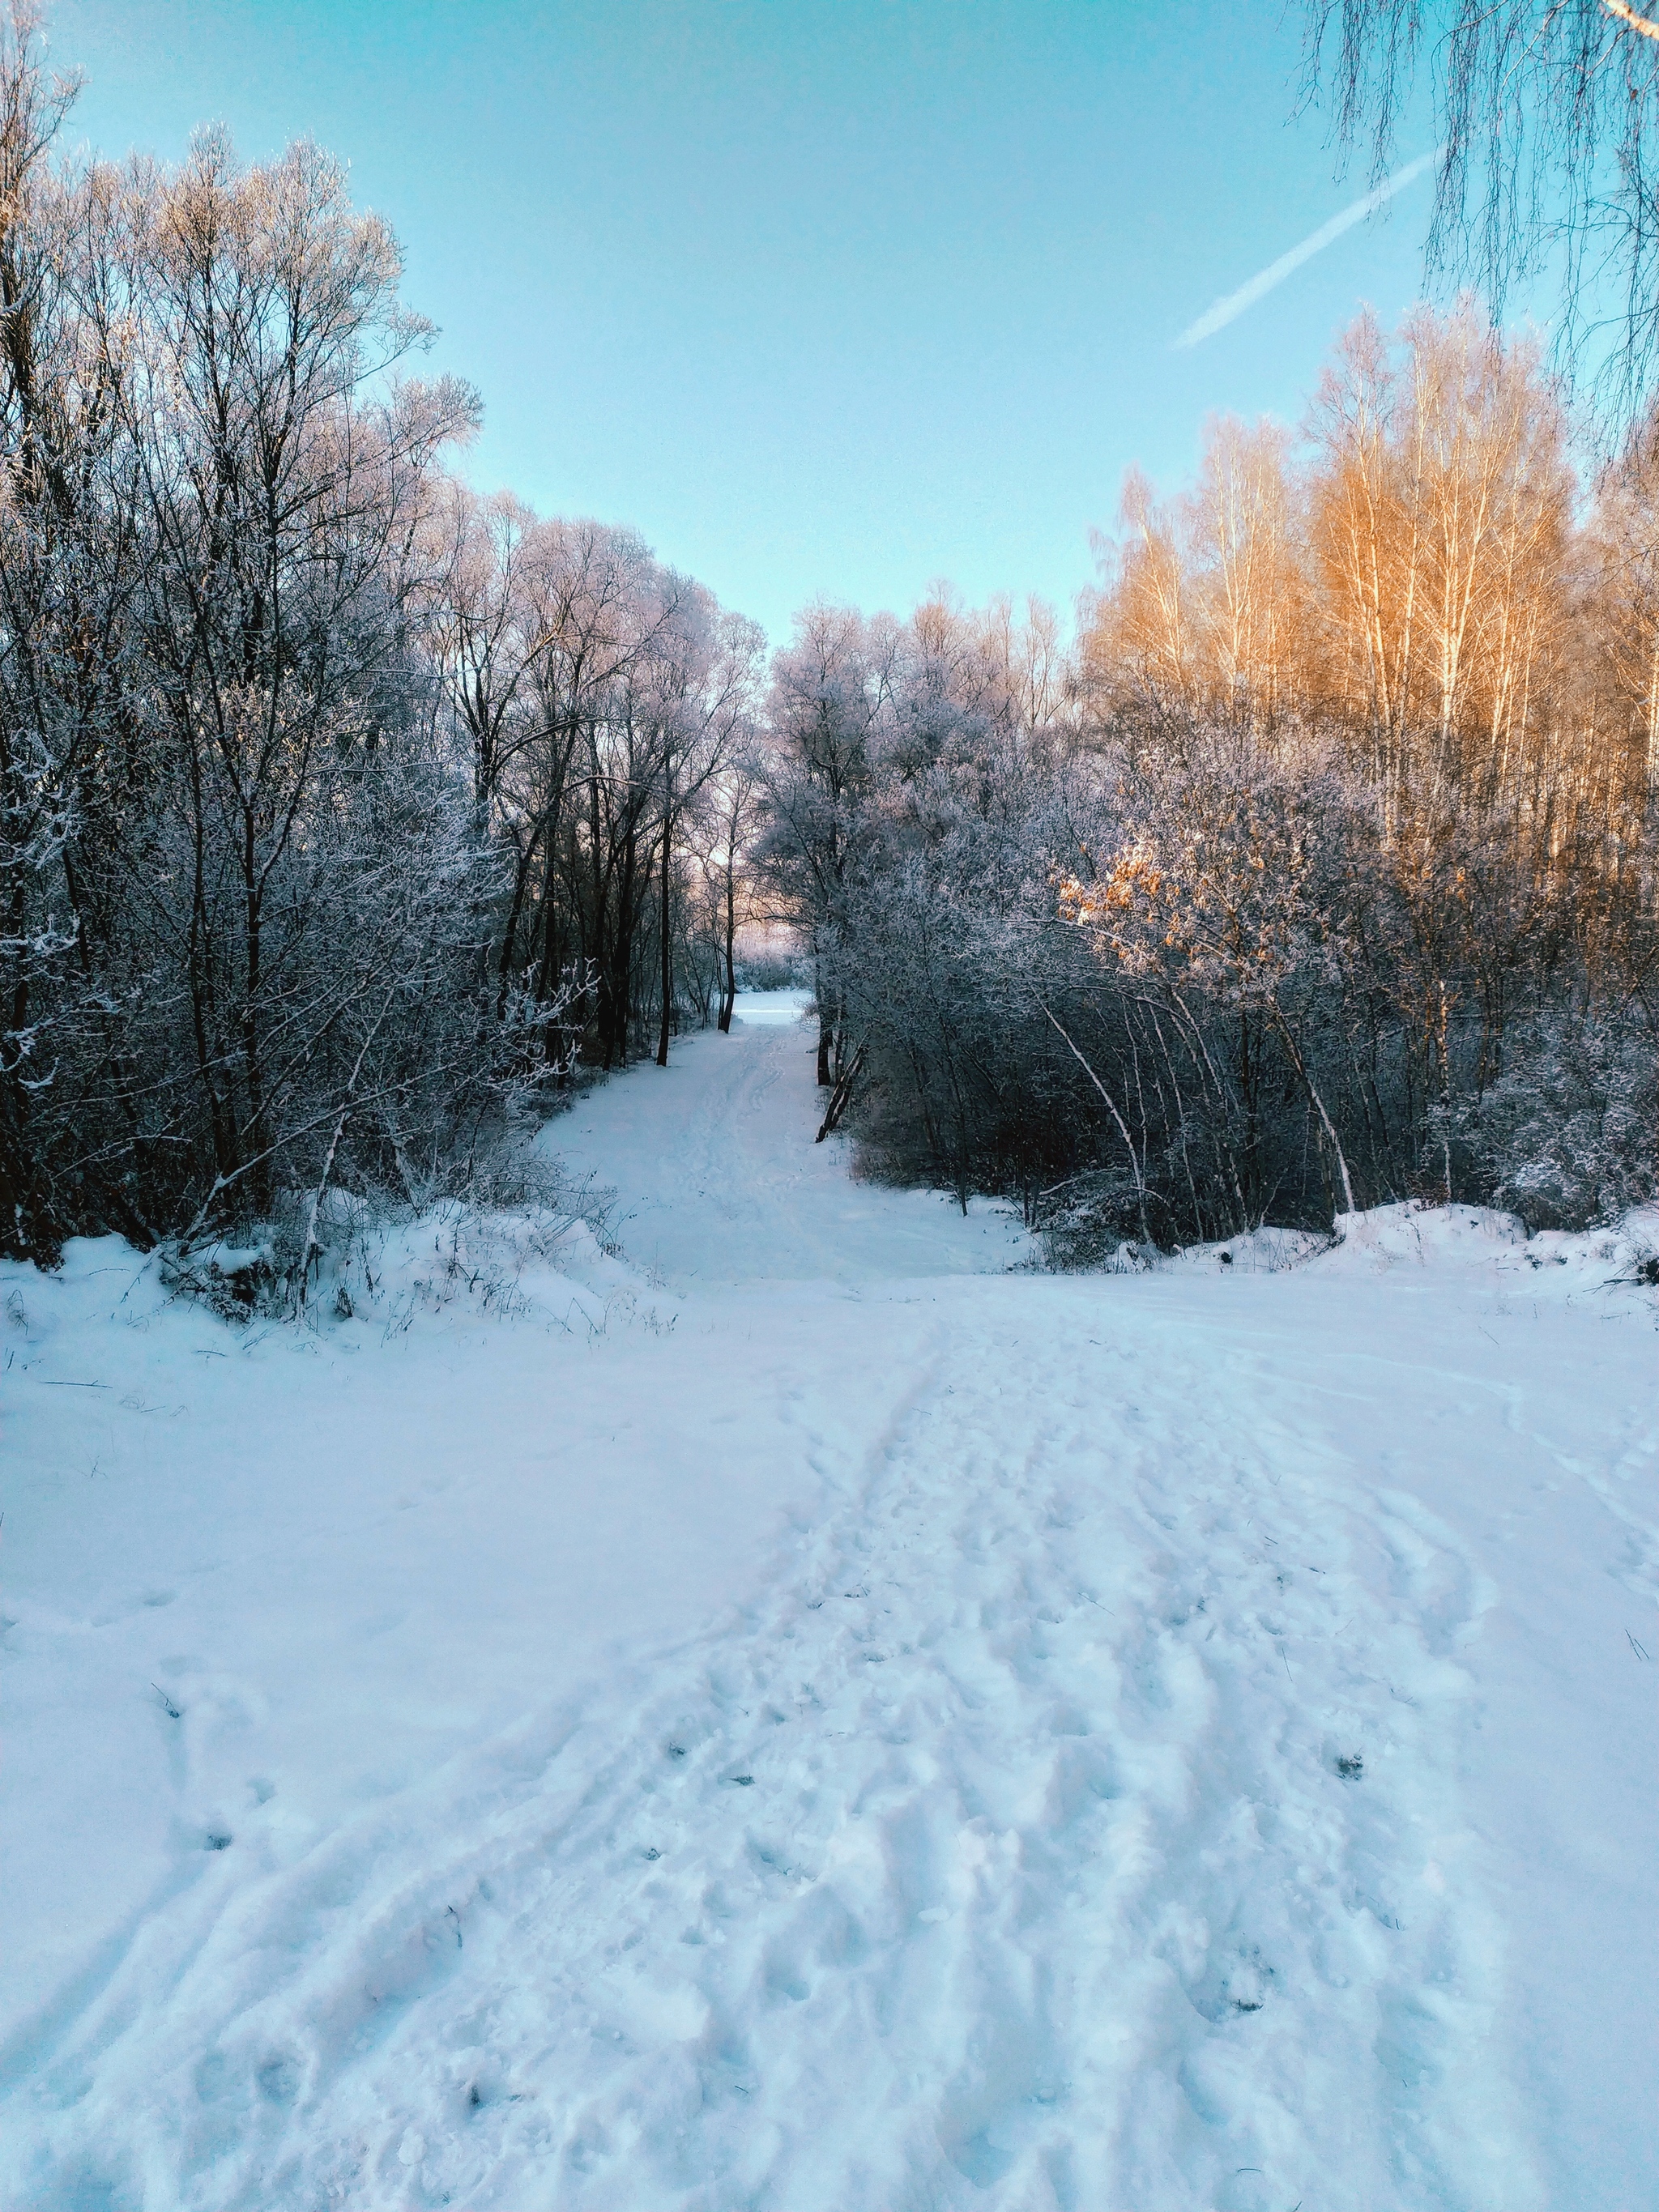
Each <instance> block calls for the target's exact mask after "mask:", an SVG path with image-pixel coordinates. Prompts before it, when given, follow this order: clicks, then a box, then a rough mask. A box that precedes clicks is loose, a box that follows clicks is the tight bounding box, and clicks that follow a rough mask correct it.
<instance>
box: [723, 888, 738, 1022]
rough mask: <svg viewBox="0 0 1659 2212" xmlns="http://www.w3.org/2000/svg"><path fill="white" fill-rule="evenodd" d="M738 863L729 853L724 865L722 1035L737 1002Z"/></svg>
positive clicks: (730, 1019) (730, 1020)
mask: <svg viewBox="0 0 1659 2212" xmlns="http://www.w3.org/2000/svg"><path fill="white" fill-rule="evenodd" d="M737 943H738V863H737V855H736V854H728V855H727V858H726V981H725V984H724V986H723V987H722V988H721V991H720V1035H721V1036H730V1035H731V1033H732V1009H733V1008H734V1007H735V1006H736V1005H737V1003H738V963H737Z"/></svg>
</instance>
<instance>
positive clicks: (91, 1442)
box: [0, 1005, 1659, 2212]
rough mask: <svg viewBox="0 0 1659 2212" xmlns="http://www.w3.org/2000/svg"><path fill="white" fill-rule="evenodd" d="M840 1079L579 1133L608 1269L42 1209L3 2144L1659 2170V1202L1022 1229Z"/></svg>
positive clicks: (780, 1037) (111, 2164)
mask: <svg viewBox="0 0 1659 2212" xmlns="http://www.w3.org/2000/svg"><path fill="white" fill-rule="evenodd" d="M752 1012H754V1013H755V1014H756V1015H757V1016H764V1015H765V1014H766V1013H768V1012H772V1013H774V1014H777V1013H787V1006H776V1005H774V1006H771V1007H770V1008H768V1007H765V1006H763V1007H757V1008H755V1009H753V1010H752ZM811 1072H812V1071H811V1038H810V1036H809V1035H808V1033H807V1032H806V1031H805V1030H803V1029H800V1028H798V1027H795V1026H793V1025H792V1024H789V1023H788V1022H787V1020H778V1019H774V1020H772V1021H770V1022H767V1021H765V1020H763V1019H761V1018H757V1019H755V1020H752V1021H750V1022H749V1023H747V1024H742V1025H740V1026H739V1028H738V1030H736V1031H734V1033H733V1035H732V1036H731V1037H730V1038H720V1037H718V1036H706V1037H698V1038H694V1039H690V1040H688V1041H686V1042H684V1044H683V1045H681V1046H679V1047H678V1048H677V1050H676V1059H675V1064H674V1066H671V1068H670V1069H669V1070H668V1071H667V1072H666V1073H663V1072H660V1071H659V1070H657V1069H655V1068H653V1067H645V1068H641V1069H639V1070H636V1071H635V1072H633V1073H630V1074H629V1075H628V1076H626V1077H624V1078H623V1079H620V1080H619V1081H617V1082H615V1083H612V1084H611V1085H609V1086H607V1087H605V1089H603V1090H601V1091H596V1092H595V1093H593V1094H592V1095H591V1096H590V1097H588V1098H587V1099H586V1100H585V1101H584V1102H583V1103H582V1105H581V1106H580V1108H579V1109H578V1110H577V1112H576V1113H575V1114H574V1115H571V1116H569V1117H567V1118H566V1119H565V1120H564V1121H561V1122H560V1123H558V1124H557V1125H556V1127H555V1128H554V1129H553V1131H551V1132H550V1139H549V1141H550V1142H556V1145H557V1146H558V1148H559V1149H560V1150H561V1151H562V1152H564V1153H565V1154H566V1155H567V1156H568V1158H570V1160H571V1162H572V1164H573V1165H574V1166H575V1167H576V1168H577V1169H578V1170H580V1172H582V1173H585V1174H591V1175H592V1176H593V1177H594V1178H595V1180H596V1181H598V1182H603V1183H605V1184H606V1185H608V1186H609V1187H611V1188H614V1189H615V1190H616V1192H617V1202H616V1206H615V1214H614V1218H615V1220H616V1221H617V1224H618V1225H619V1228H618V1234H619V1236H620V1238H621V1242H622V1243H623V1247H624V1248H625V1250H626V1252H627V1254H628V1255H629V1260H630V1261H632V1262H633V1263H635V1264H634V1265H633V1266H632V1267H630V1266H629V1265H624V1264H623V1263H622V1262H620V1261H618V1260H617V1259H616V1258H615V1257H614V1256H607V1255H605V1254H603V1253H601V1252H600V1251H599V1249H598V1248H597V1247H596V1246H595V1245H594V1243H593V1242H592V1238H591V1237H589V1236H588V1234H587V1232H586V1231H585V1230H580V1229H578V1230H576V1231H572V1232H570V1234H569V1235H568V1236H567V1237H565V1238H564V1239H563V1241H562V1243H559V1244H558V1245H557V1247H556V1249H553V1250H552V1251H551V1252H550V1251H549V1250H548V1249H546V1247H545V1242H544V1241H543V1243H539V1244H538V1243H537V1242H536V1240H535V1239H533V1238H530V1239H527V1240H526V1239H522V1238H521V1239H520V1241H519V1242H518V1243H515V1242H514V1236H515V1232H514V1231H513V1226H512V1225H511V1224H505V1225H500V1226H499V1229H498V1231H496V1232H495V1243H494V1244H493V1245H492V1244H490V1243H489V1237H488V1236H487V1235H486V1234H485V1233H484V1232H482V1231H480V1232H477V1233H476V1234H475V1236H474V1241H473V1243H471V1245H469V1246H468V1248H467V1249H466V1251H465V1252H464V1253H463V1252H459V1251H458V1250H457V1249H455V1248H453V1244H452V1245H446V1243H445V1237H444V1232H443V1231H442V1229H441V1226H440V1227H439V1228H438V1229H437V1230H435V1231H433V1232H432V1239H431V1241H432V1243H433V1244H434V1247H435V1249H434V1250H433V1251H432V1252H431V1253H430V1254H428V1252H427V1250H426V1245H425V1241H424V1240H425V1238H426V1237H427V1233H428V1227H430V1225H428V1226H427V1227H423V1228H422V1231H421V1232H420V1233H419V1235H413V1234H411V1235H410V1236H409V1237H406V1238H405V1239H404V1243H403V1244H402V1245H401V1246H399V1245H398V1244H396V1243H395V1242H394V1243H393V1244H392V1245H389V1246H388V1247H387V1249H386V1251H385V1253H384V1254H383V1255H382V1256H381V1260H380V1267H381V1270H382V1272H381V1274H380V1282H379V1289H378V1291H377V1295H376V1297H375V1298H374V1300H372V1301H368V1302H367V1311H364V1310H362V1309H361V1308H360V1313H359V1316H358V1317H356V1318H353V1319H349V1320H344V1319H337V1318H335V1317H334V1316H330V1317H329V1318H328V1319H327V1320H326V1321H325V1322H323V1323H322V1324H320V1325H319V1327H318V1328H316V1329H315V1330H299V1329H295V1328H264V1327H256V1328H253V1329H252V1330H248V1331H243V1332H240V1333H239V1332H237V1331H235V1330H234V1329H232V1328H229V1327H228V1325H226V1324H223V1323H221V1322H216V1321H215V1320H213V1319H212V1318H211V1317H210V1316H207V1315H205V1314H204V1313H203V1312H201V1311H200V1310H186V1309H185V1308H182V1307H180V1306H179V1305H177V1304H168V1303H167V1300H166V1299H165V1297H164V1296H163V1294H162V1292H161V1289H160V1288H159V1286H158V1285H157V1284H156V1281H155V1276H154V1273H153V1270H152V1269H151V1268H150V1267H148V1266H147V1265H146V1264H145V1263H143V1262H142V1261H140V1260H138V1259H137V1257H136V1256H135V1255H133V1254H131V1252H130V1251H128V1250H127V1249H125V1247H123V1246H121V1245H119V1244H118V1243H115V1242H114V1241H113V1240H111V1241H108V1242H106V1243H97V1244H82V1245H79V1246H76V1247H75V1248H72V1249H71V1252H70V1255H69V1260H68V1263H67V1264H66V1266H65V1267H64V1269H63V1271H62V1272H61V1273H60V1274H58V1275H57V1276H52V1277H42V1276H40V1275H38V1274H36V1273H33V1272H32V1271H30V1270H27V1269H25V1268H21V1267H8V1268H5V1269H3V1270H0V1305H3V1306H4V1308H5V1319H4V1321H3V1322H0V1345H3V1359H0V1364H3V1367H4V1373H3V1376H0V1390H3V1407H4V1413H5V1422H6V1426H5V1440H4V1474H5V1498H4V1501H3V1503H4V1509H5V1519H4V1531H3V1534H4V1542H5V1547H6V1561H5V1565H6V1583H5V1599H4V1613H5V1623H4V1632H3V1638H0V1653H3V1660H4V1680H3V1695H4V1709H3V1717H4V1737H5V1746H4V1747H5V1754H6V1756H5V1765H4V1772H3V1790H4V1799H3V1840H4V1847H5V1848H4V1857H3V1886H0V1957H3V1961H4V1969H3V1978H0V2004H3V2017H0V2203H3V2205H5V2206H6V2207H7V2208H8V2212H9V2208H11V2207H13V2206H15V2207H18V2208H20V2212H21V2208H29V2212H70V2208H75V2212H93V2208H97V2212H129V2209H130V2208H143V2212H173V2208H175V2207H177V2208H186V2207H187V2208H191V2212H196V2208H201V2212H209V2208H211V2212H233V2208H248V2212H276V2208H281V2212H289V2208H293V2212H312V2208H313V2207H325V2206H341V2207H351V2208H354V2212H355V2208H365V2209H366V2212H367V2208H382V2207H384V2208H393V2207H396V2208H404V2207H410V2208H412V2207H416V2206H421V2207H424V2206H428V2205H440V2204H449V2205H453V2206H455V2207H458V2208H476V2212H484V2208H497V2209H498V2212H521V2208H522V2212H531V2208H538V2207H555V2206H556V2207H561V2208H564V2207H569V2208H573V2209H574V2208H580V2212H598V2208H605V2212H611V2208H615V2212H653V2208H658V2207H661V2208H670V2207H673V2208H684V2212H692V2208H696V2212H729V2208H737V2207H746V2206H754V2207H768V2208H775V2212H818V2209H819V2208H821V2209H822V2212H847V2208H850V2207H854V2206H856V2207H860V2208H863V2207H868V2208H871V2212H924V2208H926V2212H946V2208H950V2212H955V2208H958V2207H967V2206H986V2207H994V2208H998V2212H1001V2208H1008V2212H1015V2208H1018V2212H1027V2208H1031V2212H1035V2209H1036V2208H1055V2207H1066V2208H1072V2207H1075V2208H1078V2212H1192V2208H1215V2212H1292V2208H1293V2207H1295V2206H1296V2205H1297V2204H1298V2203H1301V2204H1303V2205H1304V2206H1305V2207H1306V2208H1307V2212H1315V2208H1319V2212H1341V2208H1352V2212H1392V2208H1396V2207H1399V2208H1418V2207H1430V2206H1434V2207H1447V2208H1457V2212H1527V2208H1534V2207H1535V2208H1540V2212H1565V2208H1571V2212H1621V2208H1622V2212H1638V2208H1647V2207H1650V2206H1652V2205H1653V2204H1654V2203H1655V2202H1656V2193H1655V2183H1654V2176H1655V2174H1656V2172H1659V2066H1656V2060H1655V2054H1654V2044H1653V2038H1652V2033H1651V2008H1652V1996H1653V1990H1654V1989H1655V1987H1656V1985H1659V1941H1656V1924H1659V1923H1656V1916H1655V1913H1654V1910H1653V1905H1654V1880H1653V1878H1654V1870H1655V1869H1654V1859H1655V1844H1656V1836H1659V1823H1656V1817H1655V1815H1656V1809H1659V1808H1656V1789H1655V1780H1654V1759H1653V1692H1654V1688H1655V1685H1656V1681H1659V1638H1656V1636H1655V1633H1654V1632H1653V1629H1652V1626H1651V1620H1652V1601H1653V1595H1654V1591H1655V1588H1656V1579H1659V1577H1656V1568H1659V1537H1656V1531H1655V1515H1654V1511H1653V1505H1654V1476H1655V1474H1656V1467H1659V1387H1656V1386H1659V1341H1656V1333H1655V1321H1656V1311H1655V1299H1654V1295H1653V1293H1652V1292H1651V1291H1645V1290H1640V1289H1637V1288H1634V1287H1632V1286H1631V1285H1628V1284H1626V1283H1624V1282H1622V1281H1620V1280H1618V1278H1620V1277H1621V1276H1625V1275H1628V1274H1629V1273H1631V1272H1632V1267H1631V1261H1632V1252H1633V1250H1634V1246H1633V1244H1632V1240H1631V1239H1630V1238H1628V1237H1627V1238H1626V1240H1624V1241H1623V1242H1622V1243H1620V1241H1619V1240H1616V1239H1614V1238H1613V1237H1606V1238H1599V1239H1598V1238H1588V1239H1586V1238H1579V1239H1568V1238H1537V1239H1534V1240H1532V1242H1531V1243H1527V1242H1525V1241H1523V1240H1521V1239H1520V1238H1519V1237H1518V1236H1516V1235H1514V1234H1512V1233H1511V1232H1510V1231H1508V1230H1507V1229H1506V1227H1505V1225H1504V1224H1503V1223H1502V1222H1501V1221H1500V1220H1498V1219H1497V1218H1495V1217H1492V1216H1489V1215H1480V1214H1477V1213H1474V1212H1470V1211H1468V1210H1467V1209H1457V1210H1455V1211H1454V1212H1450V1213H1447V1212H1440V1213H1435V1214H1418V1213H1413V1212H1408V1211H1407V1210H1405V1209H1398V1208H1395V1209H1388V1210H1386V1211H1384V1212H1382V1213H1380V1214H1373V1215H1369V1216H1364V1217H1362V1218H1359V1219H1358V1220H1356V1221H1355V1222H1353V1223H1352V1224H1351V1225H1349V1231H1348V1235H1347V1237H1346V1240H1345V1242H1344V1243H1342V1244H1341V1245H1340V1247H1338V1248H1337V1249H1335V1250H1334V1251H1332V1252H1329V1253H1328V1254H1324V1255H1314V1256H1308V1255H1306V1254H1305V1253H1304V1252H1302V1251H1300V1250H1299V1249H1298V1248H1297V1243H1296V1242H1295V1240H1290V1239H1284V1238H1274V1237H1260V1238H1255V1239H1249V1240H1241V1241H1240V1242H1239V1243H1237V1244H1236V1245H1235V1246H1233V1247H1231V1248H1229V1249H1228V1252H1227V1255H1226V1258H1225V1260H1224V1258H1223V1255H1222V1254H1221V1252H1219V1251H1209V1252H1206V1253H1202V1254H1192V1255H1187V1256H1186V1257H1185V1258H1183V1259H1182V1261H1177V1262H1176V1263H1175V1264H1174V1265H1173V1266H1171V1267H1168V1268H1167V1269H1164V1270H1162V1271H1160V1272H1158V1273H1154V1274H1151V1275H1116V1276H1106V1277H1073V1278H1062V1279H1056V1278H1052V1277H1044V1276H1042V1275H1040V1274H1036V1273H1031V1272H1029V1271H1025V1272H1014V1273H1010V1272H1006V1270H1007V1269H1008V1268H1009V1267H1011V1265H1014V1266H1017V1265H1018V1262H1019V1261H1020V1260H1021V1259H1022V1257H1023V1256H1024V1245H1023V1242H1022V1239H1021V1238H1020V1236H1019V1234H1018V1230H1017V1228H1016V1227H1015V1226H1014V1225H1012V1224H1011V1223H1009V1222H1008V1221H1007V1220H1006V1218H1004V1217H1002V1216H1001V1215H1000V1214H998V1213H997V1212H995V1210H994V1209H976V1210H975V1212H974V1213H972V1214H971V1215H970V1216H969V1218H967V1219H964V1218H963V1217H962V1215H961V1214H960V1213H958V1212H956V1211H955V1210H954V1209H953V1208H952V1207H951V1206H948V1205H947V1204H946V1203H945V1202H944V1201H942V1200H939V1199H937V1198H927V1197H916V1196H915V1195H908V1194H897V1193H890V1192H883V1191H879V1190H877V1189H873V1188H869V1187H867V1186H861V1185H859V1184H856V1183H854V1182H852V1181H851V1180H850V1178H849V1177H848V1172H847V1160H846V1155H845V1152H844V1150H843V1148H842V1146H841V1144H840V1142H839V1141H838V1140H836V1139H832V1140H831V1141H830V1142H829V1143H828V1144H826V1145H824V1146H816V1147H815V1146H813V1145H812V1143H811V1136H812V1131H813V1127H814V1126H815V1117H816V1111H817V1099H816V1094H815V1093H814V1091H813V1090H812V1085H811ZM1647 1226H1648V1228H1649V1230H1650V1231H1653V1232H1654V1234H1655V1241H1656V1242H1659V1224H1649V1225H1647ZM1639 1233H1640V1225H1638V1241H1639ZM1293 1261H1294V1262H1297V1264H1294V1265H1293V1264H1291V1263H1292V1262H1293ZM475 1263H476V1264H475ZM504 1271H505V1273H506V1274H507V1275H511V1276H512V1277H513V1294H512V1296H511V1297H503V1296H502V1295H501V1285H502V1281H503V1276H504ZM486 1296H488V1297H489V1305H488V1309H487V1310H486V1309H485V1304H484V1302H485V1298H486Z"/></svg>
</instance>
